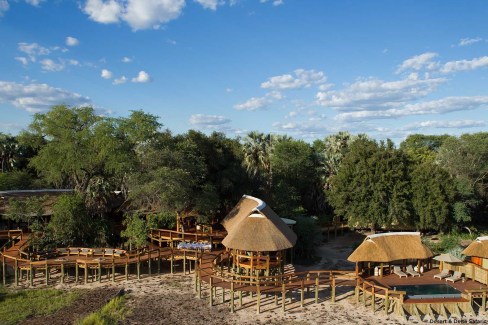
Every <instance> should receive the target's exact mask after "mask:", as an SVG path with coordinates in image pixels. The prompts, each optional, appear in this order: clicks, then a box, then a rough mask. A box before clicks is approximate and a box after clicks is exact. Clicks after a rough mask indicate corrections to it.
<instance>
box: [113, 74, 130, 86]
mask: <svg viewBox="0 0 488 325" xmlns="http://www.w3.org/2000/svg"><path fill="white" fill-rule="evenodd" d="M126 82H127V78H126V76H122V77H120V78H117V79H115V80H114V82H113V84H114V85H121V84H125V83H126Z"/></svg>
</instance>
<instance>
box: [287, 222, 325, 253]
mask: <svg viewBox="0 0 488 325" xmlns="http://www.w3.org/2000/svg"><path fill="white" fill-rule="evenodd" d="M295 220H296V222H297V223H296V225H295V226H294V228H293V230H294V231H295V233H296V234H297V237H298V239H297V244H296V246H295V255H296V256H297V257H298V258H302V259H305V260H308V261H310V262H311V261H312V260H313V259H314V258H315V247H316V246H317V245H318V243H319V242H320V231H319V229H318V227H317V224H316V221H315V220H314V219H313V218H310V217H296V218H295Z"/></svg>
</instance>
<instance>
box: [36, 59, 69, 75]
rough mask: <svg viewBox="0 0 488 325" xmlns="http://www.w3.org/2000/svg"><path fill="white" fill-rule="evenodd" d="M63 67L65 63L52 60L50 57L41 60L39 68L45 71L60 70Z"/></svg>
mask: <svg viewBox="0 0 488 325" xmlns="http://www.w3.org/2000/svg"><path fill="white" fill-rule="evenodd" d="M64 68H65V64H64V62H62V61H59V62H54V61H53V60H51V59H44V60H42V61H41V69H42V70H45V71H52V72H54V71H61V70H63V69H64Z"/></svg>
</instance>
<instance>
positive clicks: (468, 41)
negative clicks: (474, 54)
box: [458, 37, 483, 46]
mask: <svg viewBox="0 0 488 325" xmlns="http://www.w3.org/2000/svg"><path fill="white" fill-rule="evenodd" d="M482 40H483V39H482V38H481V37H475V38H469V37H467V38H462V39H461V40H460V41H459V44H458V46H468V45H472V44H474V43H478V42H481V41H482Z"/></svg>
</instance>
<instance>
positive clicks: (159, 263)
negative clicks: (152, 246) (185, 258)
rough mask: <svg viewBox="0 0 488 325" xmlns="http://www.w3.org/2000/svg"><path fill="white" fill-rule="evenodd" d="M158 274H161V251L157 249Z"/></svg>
mask: <svg viewBox="0 0 488 325" xmlns="http://www.w3.org/2000/svg"><path fill="white" fill-rule="evenodd" d="M158 274H161V250H159V249H158Z"/></svg>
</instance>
